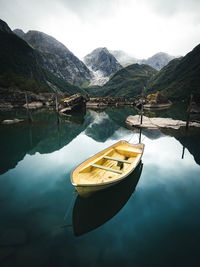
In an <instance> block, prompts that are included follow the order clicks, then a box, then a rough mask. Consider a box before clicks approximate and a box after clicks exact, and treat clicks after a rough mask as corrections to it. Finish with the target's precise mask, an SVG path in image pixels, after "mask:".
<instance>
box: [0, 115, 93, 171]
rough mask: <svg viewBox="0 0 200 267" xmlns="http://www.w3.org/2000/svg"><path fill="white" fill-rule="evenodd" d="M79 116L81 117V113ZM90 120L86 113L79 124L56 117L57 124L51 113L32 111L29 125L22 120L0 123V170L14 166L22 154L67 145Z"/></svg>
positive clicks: (49, 151) (40, 151) (49, 150)
mask: <svg viewBox="0 0 200 267" xmlns="http://www.w3.org/2000/svg"><path fill="white" fill-rule="evenodd" d="M76 116H77V115H76ZM80 116H81V117H83V115H81V114H80ZM76 119H77V117H76ZM90 119H91V118H90V116H87V119H86V120H85V121H84V123H83V124H82V125H80V124H77V123H71V122H70V123H66V122H65V121H63V120H60V123H59V124H58V118H57V115H56V114H55V113H50V112H49V111H45V112H44V111H43V112H38V111H36V112H35V113H34V112H33V123H31V124H28V122H24V123H20V124H16V125H2V126H1V127H0V135H1V139H0V146H1V153H2V155H3V156H2V157H1V169H0V173H4V172H6V171H7V170H9V169H11V168H14V167H15V166H16V164H17V163H18V162H19V161H20V160H22V159H23V158H24V156H25V155H26V153H29V154H34V153H35V152H39V153H41V154H42V153H51V152H53V151H56V150H58V149H60V148H61V147H63V146H65V145H67V144H68V143H69V142H71V141H72V140H73V139H74V138H75V137H76V136H77V135H78V134H80V133H81V132H82V131H84V130H85V128H86V127H87V125H88V124H89V123H90ZM71 121H72V118H71Z"/></svg>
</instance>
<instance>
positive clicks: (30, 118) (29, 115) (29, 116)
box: [25, 93, 33, 122]
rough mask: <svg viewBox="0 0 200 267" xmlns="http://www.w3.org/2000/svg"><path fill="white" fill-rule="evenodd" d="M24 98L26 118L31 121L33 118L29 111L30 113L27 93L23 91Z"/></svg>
mask: <svg viewBox="0 0 200 267" xmlns="http://www.w3.org/2000/svg"><path fill="white" fill-rule="evenodd" d="M25 99H26V108H27V114H28V120H29V122H32V121H33V118H32V116H31V113H30V110H29V105H28V96H27V93H25Z"/></svg>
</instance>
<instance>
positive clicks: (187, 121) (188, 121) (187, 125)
mask: <svg viewBox="0 0 200 267" xmlns="http://www.w3.org/2000/svg"><path fill="white" fill-rule="evenodd" d="M192 99H193V94H190V102H189V105H188V109H187V120H186V126H185V128H186V130H188V128H189V123H190V111H191V106H192Z"/></svg>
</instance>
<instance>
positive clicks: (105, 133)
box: [85, 111, 119, 142]
mask: <svg viewBox="0 0 200 267" xmlns="http://www.w3.org/2000/svg"><path fill="white" fill-rule="evenodd" d="M90 113H91V116H92V117H93V118H94V120H93V121H92V123H91V124H90V125H89V126H88V127H87V129H86V131H85V134H86V135H87V136H89V137H91V138H92V139H94V140H96V141H98V142H105V141H106V140H107V139H108V138H109V137H110V136H112V135H113V133H114V132H115V131H116V130H117V129H118V128H119V126H118V125H116V124H115V123H114V122H113V121H112V120H111V119H110V118H109V117H108V115H107V114H106V113H105V112H95V111H90Z"/></svg>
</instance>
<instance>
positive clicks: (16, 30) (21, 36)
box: [13, 29, 25, 39]
mask: <svg viewBox="0 0 200 267" xmlns="http://www.w3.org/2000/svg"><path fill="white" fill-rule="evenodd" d="M13 32H14V33H15V34H16V35H18V36H19V37H20V38H22V39H23V37H24V35H25V32H23V31H22V30H21V29H15V30H14V31H13Z"/></svg>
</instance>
